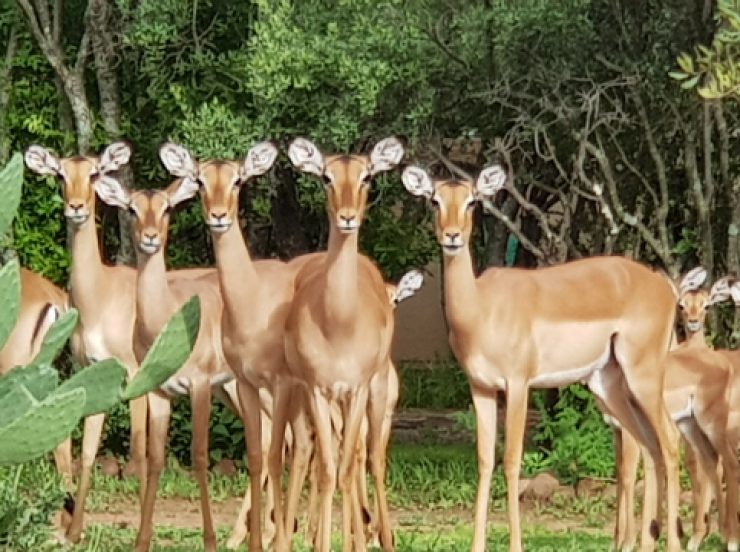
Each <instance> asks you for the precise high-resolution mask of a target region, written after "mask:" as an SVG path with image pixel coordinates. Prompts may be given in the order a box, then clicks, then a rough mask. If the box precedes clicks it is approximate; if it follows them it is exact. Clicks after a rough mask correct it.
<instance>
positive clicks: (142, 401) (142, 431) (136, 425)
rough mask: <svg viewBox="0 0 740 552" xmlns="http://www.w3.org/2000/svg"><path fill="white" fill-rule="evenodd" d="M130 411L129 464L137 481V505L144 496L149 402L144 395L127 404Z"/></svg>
mask: <svg viewBox="0 0 740 552" xmlns="http://www.w3.org/2000/svg"><path fill="white" fill-rule="evenodd" d="M129 408H130V409H131V462H132V463H133V464H134V473H135V474H136V477H137V478H138V480H139V504H141V503H142V502H143V501H144V496H145V495H146V481H147V474H146V467H147V462H146V440H147V435H146V426H147V410H148V409H149V402H148V400H147V397H146V395H143V396H141V397H138V398H136V399H134V400H132V401H131V402H129Z"/></svg>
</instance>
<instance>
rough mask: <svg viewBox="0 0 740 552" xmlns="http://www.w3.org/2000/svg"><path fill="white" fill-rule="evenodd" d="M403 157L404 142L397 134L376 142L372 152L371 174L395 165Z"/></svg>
mask: <svg viewBox="0 0 740 552" xmlns="http://www.w3.org/2000/svg"><path fill="white" fill-rule="evenodd" d="M401 159H403V144H401V142H400V140H399V139H398V138H396V137H395V136H389V137H388V138H385V139H383V140H381V141H380V142H378V143H377V144H375V147H374V148H373V151H372V152H371V153H370V174H373V175H374V174H378V173H379V172H382V171H387V170H390V169H392V168H393V167H395V166H396V165H398V164H399V163H400V162H401Z"/></svg>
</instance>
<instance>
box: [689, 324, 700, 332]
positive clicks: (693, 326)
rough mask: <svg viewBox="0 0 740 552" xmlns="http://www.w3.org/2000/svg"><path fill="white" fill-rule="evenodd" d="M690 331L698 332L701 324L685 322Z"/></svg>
mask: <svg viewBox="0 0 740 552" xmlns="http://www.w3.org/2000/svg"><path fill="white" fill-rule="evenodd" d="M687 327H688V328H689V331H690V332H698V331H699V330H701V324H687Z"/></svg>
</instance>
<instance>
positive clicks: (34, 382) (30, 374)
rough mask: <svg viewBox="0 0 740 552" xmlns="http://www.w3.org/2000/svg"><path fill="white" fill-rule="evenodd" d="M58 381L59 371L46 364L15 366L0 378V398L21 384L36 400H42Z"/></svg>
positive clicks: (54, 387)
mask: <svg viewBox="0 0 740 552" xmlns="http://www.w3.org/2000/svg"><path fill="white" fill-rule="evenodd" d="M58 382H59V373H58V372H57V371H56V370H55V369H54V368H52V367H51V366H50V365H48V364H29V365H28V366H16V367H15V368H13V369H12V370H11V371H10V372H8V373H7V374H5V376H3V377H2V378H0V399H2V398H3V397H5V396H6V395H7V394H8V393H10V392H11V391H12V390H13V389H14V388H16V387H18V386H23V387H25V388H26V389H28V390H29V391H30V392H31V395H33V397H34V398H35V399H36V400H37V401H42V400H44V399H45V398H46V397H47V396H48V395H49V394H50V393H51V392H52V391H54V389H56V387H57V383H58Z"/></svg>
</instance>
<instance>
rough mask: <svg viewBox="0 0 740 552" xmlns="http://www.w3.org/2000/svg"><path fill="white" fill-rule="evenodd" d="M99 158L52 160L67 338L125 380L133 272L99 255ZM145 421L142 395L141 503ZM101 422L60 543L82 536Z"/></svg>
mask: <svg viewBox="0 0 740 552" xmlns="http://www.w3.org/2000/svg"><path fill="white" fill-rule="evenodd" d="M100 160H101V159H100V158H99V157H94V156H89V157H83V156H75V157H65V158H59V159H56V162H57V164H58V166H59V172H58V173H57V176H58V177H59V178H60V180H61V182H62V193H63V197H64V214H65V216H66V217H67V218H68V219H69V221H70V223H71V228H72V232H73V236H72V267H71V272H70V283H69V300H70V305H71V306H73V307H75V308H76V309H77V310H78V311H79V324H78V326H77V329H76V330H75V334H74V335H73V336H72V349H73V352H74V353H75V356H76V360H77V361H78V362H79V363H81V364H87V363H89V362H90V361H91V360H102V359H105V358H109V357H116V358H118V359H119V360H120V361H121V362H123V363H124V365H125V366H126V368H127V369H128V376H129V377H133V375H134V374H135V373H136V371H137V370H138V363H137V362H136V357H135V355H134V350H133V341H134V339H133V336H134V320H135V315H136V304H135V298H136V271H135V270H134V269H133V268H130V267H126V266H108V265H106V264H104V263H103V260H102V258H101V255H100V250H99V245H98V234H97V230H96V227H95V206H96V195H95V190H94V186H93V184H94V181H95V180H96V179H97V178H100V169H99V165H100ZM27 163H28V161H27ZM208 270H211V269H194V270H188V271H173V272H171V273H169V274H168V279H170V280H177V279H180V278H193V277H198V276H200V275H202V274H204V273H206V272H208ZM146 418H147V399H146V397H141V398H139V399H136V400H134V401H132V402H131V449H132V450H131V457H132V458H131V461H132V463H133V464H134V469H135V472H136V474H137V476H138V478H139V481H140V486H139V498H140V500H143V498H144V494H145V491H146V483H145V481H146ZM104 420H105V415H104V414H97V415H95V416H91V417H89V418H87V419H86V420H85V429H84V436H83V443H82V458H81V470H80V480H79V483H78V490H77V495H76V497H75V510H74V514H73V516H72V520H71V522H70V524H69V526H68V527H67V528H66V532H65V535H64V539H65V540H67V541H70V542H78V541H79V540H80V538H81V535H82V529H83V525H84V509H85V502H86V499H87V494H88V491H89V488H90V482H91V473H92V466H93V463H94V461H95V457H96V454H97V451H98V447H99V444H100V438H101V434H102V429H103V422H104Z"/></svg>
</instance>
